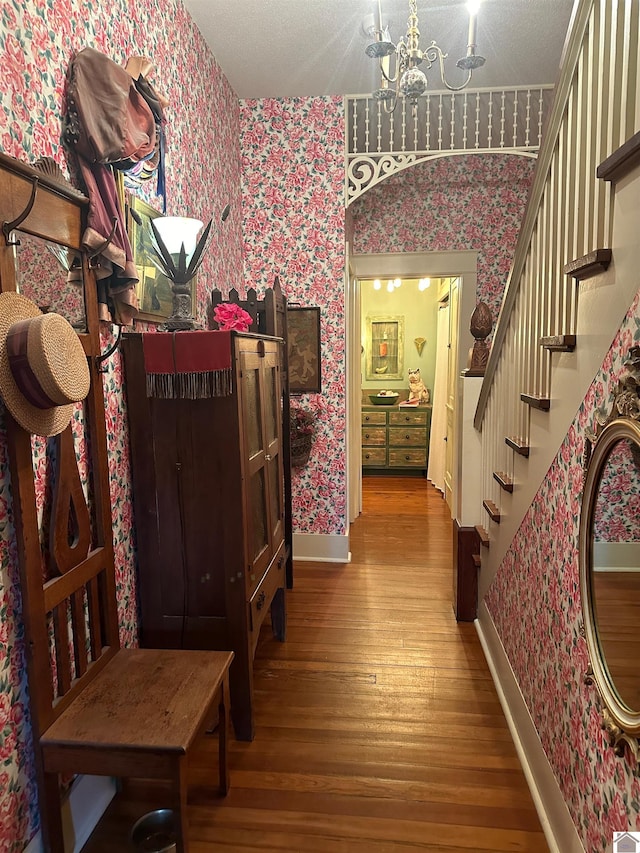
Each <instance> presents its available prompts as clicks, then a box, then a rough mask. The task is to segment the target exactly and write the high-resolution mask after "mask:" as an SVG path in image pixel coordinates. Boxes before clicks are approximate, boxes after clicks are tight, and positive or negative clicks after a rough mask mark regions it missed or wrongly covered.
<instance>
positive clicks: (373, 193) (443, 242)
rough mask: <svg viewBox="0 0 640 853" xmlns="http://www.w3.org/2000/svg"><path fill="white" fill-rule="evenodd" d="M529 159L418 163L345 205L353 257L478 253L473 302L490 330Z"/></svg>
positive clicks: (523, 195) (477, 158) (513, 238)
mask: <svg viewBox="0 0 640 853" xmlns="http://www.w3.org/2000/svg"><path fill="white" fill-rule="evenodd" d="M534 168H535V160H531V159H528V158H524V157H515V156H513V155H508V154H484V155H477V154H469V155H464V156H461V157H450V158H443V159H441V160H432V161H428V162H426V163H419V164H418V165H417V166H412V167H411V168H410V169H405V170H404V171H403V172H399V173H398V174H397V175H393V176H392V177H390V178H387V179H386V180H385V181H383V182H382V183H381V184H378V185H377V186H375V187H373V188H372V189H371V190H369V191H368V192H367V193H365V194H364V195H363V196H362V197H361V198H359V199H357V200H356V201H355V202H353V204H351V205H350V206H349V211H350V212H351V213H352V214H353V227H354V238H353V247H354V252H356V253H375V252H442V251H463V250H464V251H468V250H472V249H475V250H477V251H478V253H479V256H478V285H477V299H478V301H480V300H482V301H484V302H486V303H487V305H488V306H489V308H490V310H491V316H492V317H493V322H494V327H495V323H496V320H497V318H498V313H499V311H500V305H501V304H502V294H503V293H504V287H505V284H506V281H507V276H508V274H509V269H510V267H511V261H512V258H513V252H514V249H515V245H516V240H517V238H518V232H519V230H520V222H521V220H522V215H523V212H524V207H525V203H526V200H527V197H528V194H529V187H530V186H531V180H532V177H533V171H534Z"/></svg>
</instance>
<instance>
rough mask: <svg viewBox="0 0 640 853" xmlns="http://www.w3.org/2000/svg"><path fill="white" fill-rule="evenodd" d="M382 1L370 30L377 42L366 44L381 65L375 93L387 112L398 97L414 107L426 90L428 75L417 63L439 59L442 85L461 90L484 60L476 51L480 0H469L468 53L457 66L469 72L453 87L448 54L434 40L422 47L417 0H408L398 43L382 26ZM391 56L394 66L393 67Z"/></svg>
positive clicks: (374, 95) (386, 28)
mask: <svg viewBox="0 0 640 853" xmlns="http://www.w3.org/2000/svg"><path fill="white" fill-rule="evenodd" d="M380 3H381V0H378V20H377V23H376V24H375V25H374V27H373V28H372V29H371V30H370V31H369V32H370V33H371V35H373V36H374V37H375V41H374V42H372V43H371V44H370V45H368V46H367V48H366V50H365V52H366V54H367V56H369V57H371V58H372V59H377V60H378V61H379V64H380V74H381V80H382V82H381V85H380V88H379V89H376V91H375V92H374V93H373V97H374V98H375V99H376V101H380V102H382V104H383V105H384V108H385V110H386V111H387V112H393V110H394V109H395V107H396V104H397V102H398V98H399V97H404V98H408V99H409V100H410V102H411V104H412V106H413V108H414V109H415V107H416V105H417V101H418V98H419V97H420V95H422V94H424V92H425V91H426V89H427V78H426V75H425V73H424V72H423V71H422V69H421V68H419V67H418V66H419V65H421V64H423V63H424V65H425V67H426V68H427V69H429V68H431V67H432V65H434V64H435V63H436V62H438V64H439V66H440V78H441V80H442V82H443V84H444V85H445V86H446V87H447V89H450V90H451V91H452V92H458V91H460V89H464V88H465V86H467V85H468V83H469V81H470V80H471V77H472V75H473V72H474V71H475V69H476V68H480V67H481V66H482V65H484V63H485V59H484V56H479V55H478V54H476V24H477V14H478V7H479V5H480V0H469V2H468V4H467V8H468V10H469V37H468V39H467V42H468V44H467V53H466V56H463V57H462V58H461V59H459V60H458V61H457V63H456V65H457V67H458V68H461V69H462V70H463V71H465V72H466V76H465V79H464V81H463V82H462V83H461V84H460V85H459V86H452V85H451V84H450V83H449V82H448V81H447V79H446V76H445V69H444V61H445V59H446V58H447V54H446V53H444V52H443V51H442V49H441V48H440V47H439V46H438V45H437V44H436V43H435V41H432V42H431V44H430V45H429V46H428V47H427V48H426V50H421V48H420V30H419V29H418V9H417V3H416V0H409V20H408V22H407V34H406V35H405V36H404V37H403V38H401V39H400V41H399V42H398V44H394V43H393V42H392V41H391V36H390V34H389V27H388V25H386V26H384V27H383V24H382V10H381V6H380ZM392 57H393V58H394V61H393V68H392Z"/></svg>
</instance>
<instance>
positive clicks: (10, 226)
mask: <svg viewBox="0 0 640 853" xmlns="http://www.w3.org/2000/svg"><path fill="white" fill-rule="evenodd" d="M37 193H38V178H37V177H35V176H34V177H33V178H31V198H30V199H29V201H28V202H27V206H26V207H25V209H24V210H23V211H22V213H21V214H20V216H17V217H16V218H15V219H14V220H13V221H12V222H3V223H2V233H3V234H4V239H5V242H6V245H7V246H19V245H20V240H9V234H11V232H12V231H13V230H14V229H15V228H17V227H18V225H21V224H22V223H23V222H24V221H25V219H26V218H27V216H28V215H29V214H30V213H31V208H32V207H33V205H34V204H35V201H36V195H37Z"/></svg>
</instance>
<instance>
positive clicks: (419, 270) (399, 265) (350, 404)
mask: <svg viewBox="0 0 640 853" xmlns="http://www.w3.org/2000/svg"><path fill="white" fill-rule="evenodd" d="M477 271H478V253H477V252H381V253H377V254H367V255H356V254H349V256H348V269H347V273H346V279H347V287H348V290H347V305H353V304H355V303H356V302H357V304H358V305H359V304H360V279H363V278H367V279H369V278H396V277H399V278H422V277H424V276H429V277H430V278H448V277H459V278H460V314H459V328H458V365H459V368H460V369H461V370H462V369H464V367H465V366H466V364H467V356H468V353H469V350H470V349H471V347H472V346H473V336H472V335H471V332H470V331H469V322H470V320H471V315H472V314H473V311H474V309H475V307H476V285H477ZM352 291H353V292H352ZM360 337H361V331H360V326H359V325H358V327H357V329H356V328H354V323H353V322H349V320H347V356H346V357H347V364H349V365H353V363H354V362H356V361H357V363H358V364H359V363H360V347H361V340H360ZM354 354H357V359H356V358H355V356H354ZM361 396H362V391H361V378H360V370H359V369H358V371H357V375H356V371H355V370H352V369H348V370H347V419H348V420H347V430H346V433H347V436H349V442H351V436H352V435H354V434H355V435H360V400H361ZM459 443H460V436H459V435H458V436H457V440H456V451H455V455H454V467H453V470H454V471H457V470H458V464H457V460H458V458H459V452H460V451H459V447H458V445H459ZM356 451H357V448H354V447H351V448H348V452H347V458H348V459H349V460H350V462H351V464H349V465H348V466H347V494H348V495H353V494H356V495H361V494H362V465H361V464H360V457H361V454H360V453H359V452H356ZM452 506H454V507H455V506H457V483H456V484H454V494H453V501H452Z"/></svg>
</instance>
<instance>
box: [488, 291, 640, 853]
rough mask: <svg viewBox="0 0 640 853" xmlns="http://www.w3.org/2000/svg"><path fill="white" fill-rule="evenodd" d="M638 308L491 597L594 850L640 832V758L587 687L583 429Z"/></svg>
mask: <svg viewBox="0 0 640 853" xmlns="http://www.w3.org/2000/svg"><path fill="white" fill-rule="evenodd" d="M639 312H640V292H639V293H638V294H637V295H636V298H635V300H634V302H633V304H632V305H631V308H630V309H629V312H628V314H627V316H626V319H625V321H624V323H623V325H622V327H621V328H620V331H619V333H618V335H617V336H616V338H615V340H614V342H613V345H612V347H611V349H610V351H609V353H608V355H607V357H606V358H605V360H604V362H603V364H602V367H601V369H600V371H599V372H598V374H597V376H596V377H595V379H594V381H593V383H592V384H591V387H590V388H589V391H588V393H587V395H586V397H585V400H584V402H583V403H582V405H581V406H580V409H579V410H578V414H577V415H576V418H575V420H574V422H573V424H572V425H571V428H570V430H569V433H568V435H567V436H566V438H565V440H564V442H563V444H562V446H561V448H560V451H559V453H558V455H557V456H556V459H555V460H554V462H553V464H552V465H551V468H550V469H549V472H548V474H547V476H546V477H545V479H544V482H543V485H542V486H541V488H540V490H539V492H538V494H537V495H536V497H535V500H534V501H533V504H532V505H531V508H530V509H529V511H528V513H527V515H526V516H525V518H524V520H523V522H522V525H521V526H520V529H519V531H518V533H517V535H516V536H515V538H514V540H513V542H512V543H511V547H510V549H509V551H508V552H507V555H506V557H505V559H504V561H503V562H502V565H501V566H500V568H499V570H498V573H497V575H496V577H495V580H494V582H493V584H492V585H491V588H490V590H489V592H488V595H487V597H486V599H485V600H486V603H487V607H488V608H489V611H490V613H491V616H492V618H493V620H494V622H495V625H496V627H497V629H498V633H499V634H500V637H501V639H502V643H503V645H504V648H505V650H506V652H507V654H508V656H509V660H510V662H511V666H512V667H513V670H514V672H515V674H516V677H517V679H518V683H519V685H520V689H521V690H522V693H523V695H524V698H525V701H526V702H527V705H528V708H529V711H530V713H531V716H532V718H533V721H534V723H535V726H536V729H537V730H538V734H539V735H540V739H541V741H542V745H543V747H544V749H545V752H546V753H547V757H548V759H549V761H550V763H551V766H552V768H553V770H554V772H555V775H556V778H557V780H558V782H559V784H560V787H561V789H562V792H563V795H564V798H565V800H566V802H567V805H568V807H569V811H570V812H571V816H572V817H573V820H574V822H575V824H576V827H577V828H578V831H579V833H580V835H581V837H582V841H583V844H584V847H585V850H586V851H587V853H604V851H606V850H610V845H611V840H612V837H613V832H614V831H621V830H628V829H631V830H633V831H636V832H637V831H640V775H639V773H638V770H639V768H638V763H637V761H636V760H635V759H633V758H630V757H629V756H627V757H626V758H625V759H624V760H622V759H619V758H616V756H615V755H614V753H613V750H612V749H611V748H609V747H608V745H607V742H606V738H605V734H604V732H603V731H602V729H601V727H600V712H599V704H598V701H597V698H596V691H595V688H594V687H587V686H586V685H585V684H584V675H585V671H586V669H587V665H588V658H587V646H586V641H585V639H584V638H583V637H582V635H581V633H580V624H581V620H582V609H581V605H580V588H579V575H578V525H579V519H580V506H581V492H582V476H583V469H582V461H583V453H584V441H585V428H586V427H591V428H593V426H594V414H595V410H596V409H598V408H600V407H604V410H605V411H606V412H607V413H608V412H609V411H610V409H611V404H612V402H613V392H614V389H615V387H616V384H617V382H618V380H619V378H620V375H621V373H622V370H623V367H622V365H623V361H624V360H625V358H626V357H627V354H628V351H629V348H630V347H631V346H632V345H633V344H634V343H635V344H637V343H638V342H639V341H640V323H639V321H638V315H639Z"/></svg>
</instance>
